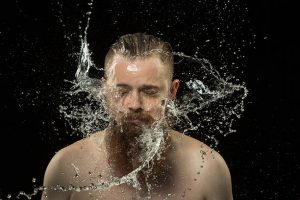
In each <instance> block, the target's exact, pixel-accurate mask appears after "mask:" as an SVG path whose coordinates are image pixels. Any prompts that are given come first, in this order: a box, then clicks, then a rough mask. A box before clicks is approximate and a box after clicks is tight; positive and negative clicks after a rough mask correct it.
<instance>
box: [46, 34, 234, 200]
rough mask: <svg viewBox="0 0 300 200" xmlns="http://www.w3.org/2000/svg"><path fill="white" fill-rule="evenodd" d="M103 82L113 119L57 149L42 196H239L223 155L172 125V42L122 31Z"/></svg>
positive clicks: (192, 199) (57, 199)
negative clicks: (170, 117)
mask: <svg viewBox="0 0 300 200" xmlns="http://www.w3.org/2000/svg"><path fill="white" fill-rule="evenodd" d="M102 84H103V85H102V90H103V91H102V92H103V94H104V96H105V102H106V106H107V110H108V113H109V114H110V123H109V125H108V127H107V128H106V129H105V130H103V131H100V132H96V133H93V134H91V135H90V136H88V137H86V138H84V139H81V140H79V141H77V142H75V143H73V144H71V145H69V146H67V147H65V148H63V149H61V150H60V151H59V152H57V153H56V154H55V155H54V157H53V158H52V159H51V161H50V163H49V164H48V167H47V169H46V172H45V176H44V186H45V187H46V188H47V189H46V190H45V191H44V192H43V195H42V200H69V199H71V200H88V199H94V200H96V199H99V200H104V199H107V200H120V199H130V200H132V199H154V200H163V199H187V200H232V199H233V197H232V186H231V177H230V172H229V169H228V167H227V165H226V162H225V161H224V159H223V158H222V156H221V155H220V154H219V153H218V152H216V151H214V150H213V149H211V148H210V147H208V146H207V145H205V144H204V143H202V142H200V141H198V140H196V139H194V138H192V137H189V136H186V135H184V134H181V133H179V132H177V131H175V130H173V129H172V128H171V122H170V120H168V117H167V112H168V109H169V107H168V104H169V102H170V101H172V100H174V99H175V97H176V92H177V89H178V87H179V80H177V79H175V80H173V55H172V49H171V46H170V45H169V44H168V43H166V42H163V41H162V40H161V39H159V38H156V37H154V36H152V35H146V34H143V33H135V34H128V35H124V36H122V37H120V38H119V39H118V40H117V41H116V43H115V44H113V45H112V46H111V48H110V49H109V51H108V53H107V55H106V58H105V76H104V79H103V82H102ZM149 158H150V160H149ZM147 159H148V160H147Z"/></svg>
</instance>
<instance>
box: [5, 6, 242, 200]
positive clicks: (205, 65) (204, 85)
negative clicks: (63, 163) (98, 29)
mask: <svg viewBox="0 0 300 200" xmlns="http://www.w3.org/2000/svg"><path fill="white" fill-rule="evenodd" d="M92 4H93V1H91V2H90V3H89V6H90V8H92ZM86 14H87V17H88V18H87V25H86V27H85V29H84V36H82V35H80V39H81V48H80V53H79V62H78V65H77V71H76V73H75V80H66V81H67V82H69V83H71V84H72V87H71V88H70V90H69V91H66V92H65V99H66V101H65V102H64V103H62V104H61V105H60V107H59V111H60V113H61V114H62V115H63V117H64V119H65V120H66V121H67V122H68V124H69V125H70V127H71V129H72V130H73V132H74V133H73V134H80V135H82V137H86V136H88V135H89V134H91V133H93V132H95V131H97V130H102V129H104V128H105V127H106V126H107V123H108V119H109V117H108V113H107V112H106V109H105V104H104V101H103V93H102V90H101V80H100V79H95V78H91V77H90V76H89V72H90V70H91V68H94V69H96V70H99V71H103V70H104V69H103V68H98V67H96V65H95V64H94V62H93V61H92V59H91V52H90V50H89V44H88V42H87V31H88V27H89V22H90V16H91V12H87V13H86ZM173 54H174V56H177V57H179V58H180V62H178V63H176V64H175V66H176V68H184V69H187V70H186V71H185V72H184V73H183V74H182V75H183V77H184V78H183V80H184V81H183V83H184V85H185V88H186V90H185V93H184V94H183V95H182V96H180V97H179V98H178V99H177V100H175V101H169V102H168V105H167V107H168V117H170V118H173V119H175V123H174V124H175V126H176V128H177V129H178V130H179V131H180V132H182V133H183V134H191V132H193V133H195V132H197V133H196V134H201V135H202V136H204V137H206V138H207V139H208V140H210V141H212V142H211V146H214V147H216V146H217V145H218V137H221V136H226V135H228V134H230V133H233V132H235V130H234V129H232V126H233V124H234V122H235V121H236V119H238V118H240V116H241V114H242V113H243V111H244V100H245V98H246V97H247V94H248V90H247V88H246V86H245V85H244V83H240V84H234V83H231V82H229V81H227V80H226V77H222V75H220V73H219V72H218V71H217V70H216V69H215V68H214V67H213V66H212V64H211V63H210V62H209V60H207V59H205V58H198V57H195V56H189V55H186V54H184V53H182V52H173ZM175 70H176V69H175ZM195 72H197V73H195ZM199 74H201V77H200V76H199ZM153 132H154V133H156V140H155V142H151V141H153V140H151V139H152V138H153V134H152V133H153ZM162 135H163V132H162V131H161V129H159V128H158V129H156V130H152V131H148V132H147V131H145V134H143V137H144V138H141V140H145V142H146V143H147V144H149V145H150V146H148V147H149V148H148V151H147V156H146V157H145V160H144V162H142V164H141V165H140V166H139V167H138V168H136V169H135V170H133V171H132V172H130V173H129V174H127V175H125V176H123V177H121V178H116V177H112V178H111V180H109V181H106V182H103V183H101V184H99V185H97V184H91V185H87V186H81V187H76V186H73V185H70V186H68V187H62V186H60V185H57V186H53V187H50V188H46V187H43V186H41V187H35V188H34V190H33V192H32V193H31V194H27V193H25V192H23V191H21V192H19V194H18V195H17V196H16V198H17V199H20V198H22V197H25V198H27V199H31V198H32V197H33V196H36V195H37V194H38V193H39V192H42V191H47V190H61V191H91V190H107V189H109V188H111V187H114V186H117V185H121V184H124V183H126V184H131V185H132V186H133V187H135V188H140V187H141V186H140V185H139V182H138V180H137V174H138V172H139V171H141V170H142V169H143V168H145V167H146V166H147V165H149V163H151V161H152V160H153V158H154V156H156V155H159V153H160V150H161V149H162V147H163V144H164V140H163V137H162ZM150 147H151V148H150ZM149 191H150V189H149ZM149 195H151V194H149ZM11 198H12V195H11V194H9V195H7V199H11Z"/></svg>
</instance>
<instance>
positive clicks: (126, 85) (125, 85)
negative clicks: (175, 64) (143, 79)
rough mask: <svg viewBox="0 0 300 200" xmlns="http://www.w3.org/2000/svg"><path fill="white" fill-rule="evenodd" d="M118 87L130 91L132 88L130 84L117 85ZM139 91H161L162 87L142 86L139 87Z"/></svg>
mask: <svg viewBox="0 0 300 200" xmlns="http://www.w3.org/2000/svg"><path fill="white" fill-rule="evenodd" d="M117 87H123V88H128V89H131V88H132V86H130V85H128V84H125V83H119V84H117ZM139 89H142V90H147V89H156V90H159V89H160V87H158V86H156V85H142V86H141V87H139Z"/></svg>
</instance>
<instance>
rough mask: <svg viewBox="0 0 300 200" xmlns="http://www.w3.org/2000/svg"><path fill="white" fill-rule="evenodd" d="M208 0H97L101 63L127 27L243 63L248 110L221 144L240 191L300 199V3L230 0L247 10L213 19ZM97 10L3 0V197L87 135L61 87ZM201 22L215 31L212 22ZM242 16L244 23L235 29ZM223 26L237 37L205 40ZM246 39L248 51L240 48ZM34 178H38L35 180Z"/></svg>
mask: <svg viewBox="0 0 300 200" xmlns="http://www.w3.org/2000/svg"><path fill="white" fill-rule="evenodd" d="M199 2H201V1H192V0H190V1H182V2H174V1H153V2H152V3H146V2H143V1H140V2H139V1H132V0H131V1H126V2H125V1H124V3H117V1H106V2H105V1H101V2H100V1H98V2H95V3H94V5H93V6H94V8H93V11H92V15H91V17H92V18H91V24H90V29H88V31H89V32H88V36H89V38H88V39H89V41H90V42H89V43H90V44H91V49H92V52H95V54H94V55H93V56H94V60H95V62H96V63H101V62H102V60H103V56H104V54H105V52H106V50H107V48H108V46H109V45H110V44H111V43H112V42H113V41H115V39H116V38H117V37H118V36H120V35H122V34H124V33H128V32H136V31H147V32H149V33H153V34H158V35H159V36H161V37H162V38H163V39H165V40H167V41H169V42H170V43H171V44H176V45H172V46H173V48H174V49H175V50H176V51H182V52H185V53H186V54H188V55H193V54H194V53H195V51H196V47H200V52H201V53H202V54H203V55H205V56H206V57H207V58H209V59H210V60H212V61H213V62H215V64H216V65H218V64H220V63H224V62H225V63H232V62H235V63H236V64H237V65H238V66H240V67H241V69H240V70H241V71H243V72H244V73H242V74H239V73H238V70H239V68H238V67H233V68H232V71H233V73H236V74H237V76H240V78H241V79H242V80H243V81H244V82H245V83H246V86H247V88H248V89H249V92H250V93H249V96H248V97H247V102H246V105H245V112H244V113H243V115H242V117H241V119H240V120H238V121H237V123H236V125H235V127H234V128H235V129H236V130H237V132H236V133H233V134H230V135H228V136H227V137H225V138H223V139H221V141H220V144H219V146H218V147H217V148H218V150H219V151H220V152H221V154H222V155H223V157H224V158H225V160H226V161H227V163H228V166H229V168H230V171H231V175H232V183H233V192H234V198H235V199H288V200H290V199H291V200H292V199H300V193H299V190H297V189H298V188H297V184H296V183H295V182H297V178H296V177H297V175H298V171H299V168H300V167H299V163H298V162H297V156H296V144H297V143H298V140H299V137H298V135H297V131H299V129H297V125H296V123H297V122H296V112H297V108H296V102H298V101H299V97H296V93H298V91H299V90H298V87H297V86H298V85H299V84H296V77H297V74H296V68H297V66H299V65H297V61H296V58H297V56H298V55H296V48H297V42H298V38H297V36H298V35H297V33H296V28H297V26H298V24H297V23H296V11H295V9H294V8H295V7H294V6H293V5H291V4H289V3H287V2H285V3H283V2H280V1H271V0H269V1H267V0H263V1H258V0H256V1H230V2H231V3H228V5H229V6H230V5H231V6H232V5H239V6H240V7H241V9H237V8H236V9H235V10H236V12H233V13H232V12H229V11H228V13H229V14H228V13H227V14H228V15H227V14H223V15H222V16H223V17H224V16H228V19H227V18H226V19H225V18H224V19H225V20H224V21H222V23H221V22H218V23H216V25H211V24H213V23H214V21H216V20H217V17H218V16H217V15H216V13H217V12H216V11H214V12H212V14H207V15H204V16H209V17H211V18H209V17H206V18H205V17H203V18H202V15H203V14H201V13H203V12H206V11H205V9H208V10H209V8H210V7H211V8H215V4H214V3H213V2H218V1H202V3H199ZM219 2H221V3H219V4H220V5H223V6H224V5H225V4H224V3H222V2H225V1H219ZM77 4H78V5H77ZM204 5H205V6H204ZM201 6H204V7H205V9H202V8H201ZM245 7H247V10H248V11H247V12H246V10H245V9H244V8H245ZM89 9H90V8H89V7H88V6H87V2H85V1H72V2H71V1H70V2H67V1H64V2H63V3H62V2H56V1H33V0H30V1H25V0H23V1H21V0H19V1H6V4H5V3H4V2H3V3H1V18H0V20H1V21H0V23H1V24H0V27H1V31H0V47H1V54H0V58H1V59H0V81H1V82H0V87H1V93H0V94H1V107H0V111H1V112H0V113H1V121H0V126H1V129H0V130H1V137H0V138H1V139H0V141H1V144H0V155H1V164H0V165H1V171H0V173H1V181H0V198H3V199H5V198H6V196H7V194H12V195H15V194H17V193H18V192H19V191H21V190H23V191H26V192H31V191H32V189H33V187H34V185H37V186H39V185H42V179H43V174H44V170H45V168H46V166H47V164H48V162H49V161H50V159H51V157H52V156H53V155H54V153H55V151H57V150H58V149H60V148H61V147H63V146H65V145H67V144H70V143H72V142H73V141H75V140H77V139H79V138H80V136H76V135H69V134H67V133H65V132H67V131H66V130H67V129H68V128H66V125H65V122H64V120H63V119H62V118H61V117H60V115H59V113H58V109H57V107H58V105H60V104H61V101H63V99H62V98H61V96H60V95H61V91H62V90H63V89H66V88H68V84H67V83H65V82H64V79H68V80H72V79H73V78H74V74H75V71H76V66H77V60H76V59H77V57H76V53H78V52H79V48H80V42H79V35H83V31H84V30H83V29H84V27H85V26H86V19H87V15H86V14H85V13H86V12H87V11H88V10H89ZM214 15H216V16H214ZM239 15H242V16H243V18H245V19H246V22H245V23H241V18H240V17H239ZM197 16H198V17H197ZM199 16H200V17H199ZM212 16H214V18H213V17H212ZM232 19H236V21H235V20H232ZM60 20H61V22H60ZM80 20H81V21H82V27H83V29H81V30H80V29H79V28H78V25H79V21H80ZM226 20H228V21H226ZM208 21H209V22H208ZM227 22H228V24H230V25H229V28H227V29H226V28H224V24H226V23H227ZM201 23H204V24H206V27H208V29H210V30H207V31H203V29H201ZM234 23H237V24H236V27H238V28H237V29H231V28H232V27H235V24H234ZM238 23H240V24H238ZM209 24H210V25H209ZM218 26H219V27H221V29H222V28H223V30H224V33H225V36H226V37H225V39H226V41H227V44H228V46H225V47H223V48H216V45H217V44H218V42H215V43H212V44H208V45H207V46H205V45H203V44H206V43H205V42H203V41H205V40H207V39H216V40H217V41H218V40H220V35H218V33H217V32H215V31H214V28H216V27H218ZM241 27H242V28H241ZM201 30H202V31H203V32H202V35H201V34H200V33H199V32H201ZM229 33H232V34H233V36H231V35H230V34H229ZM197 34H200V35H201V36H202V37H198V36H199V35H197ZM243 38H245V40H246V42H244V43H243V42H242V40H243ZM243 44H246V45H244V46H243ZM210 45H211V46H210ZM238 47H241V49H242V52H240V53H239V54H240V55H244V56H245V58H243V59H240V58H237V57H236V56H233V54H232V52H233V51H234V50H236V48H238ZM220 52H221V53H220ZM220 54H222V55H223V57H222V58H220V57H219V56H220ZM229 70H230V69H229ZM32 178H36V179H37V181H36V183H35V184H33V183H32V182H31V180H32ZM37 199H38V198H37Z"/></svg>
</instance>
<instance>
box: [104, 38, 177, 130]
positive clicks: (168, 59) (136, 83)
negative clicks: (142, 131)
mask: <svg viewBox="0 0 300 200" xmlns="http://www.w3.org/2000/svg"><path fill="white" fill-rule="evenodd" d="M172 77H173V54H172V49H171V46H170V44H169V43H166V42H164V41H162V40H161V39H159V38H157V37H154V36H152V35H146V34H143V33H136V34H128V35H124V36H122V37H120V38H119V39H118V40H117V41H116V42H115V43H114V44H113V45H112V46H111V48H110V49H109V51H108V53H107V55H106V58H105V80H104V89H105V96H106V101H107V106H108V110H109V112H110V114H111V117H112V119H113V120H114V121H115V122H120V123H122V122H124V121H126V122H127V123H129V124H132V125H133V126H134V125H137V126H139V125H151V124H152V123H153V122H154V121H157V120H160V119H162V118H163V117H164V116H165V109H166V103H167V101H168V100H170V99H174V98H175V96H176V92H177V89H178V87H179V80H173V81H172Z"/></svg>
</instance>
